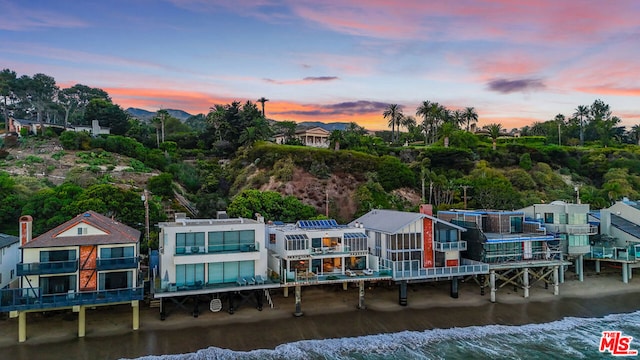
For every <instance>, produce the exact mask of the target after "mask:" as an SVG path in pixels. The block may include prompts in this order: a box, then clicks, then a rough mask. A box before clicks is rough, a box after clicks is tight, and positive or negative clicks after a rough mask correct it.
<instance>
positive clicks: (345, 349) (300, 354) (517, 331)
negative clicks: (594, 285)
mask: <svg viewBox="0 0 640 360" xmlns="http://www.w3.org/2000/svg"><path fill="white" fill-rule="evenodd" d="M603 331H621V332H622V334H623V335H625V336H632V337H633V340H632V341H631V346H630V348H631V349H635V350H640V311H637V312H633V313H628V314H613V315H607V316H605V317H601V318H574V317H572V318H565V319H563V320H559V321H554V322H550V323H544V324H530V325H522V326H506V325H488V326H470V327H461V328H451V329H433V330H426V331H403V332H398V333H390V334H379V335H369V336H360V337H353V338H339V339H326V340H304V341H297V342H293V343H288V344H283V345H280V346H278V347H276V348H275V349H258V350H252V351H233V350H228V349H221V348H216V347H210V348H207V349H202V350H199V351H197V352H195V353H190V354H179V355H164V356H146V357H142V358H140V359H142V360H152V359H153V360H158V359H161V360H178V359H179V360H194V359H198V360H200V359H256V360H257V359H260V360H262V359H340V360H347V359H357V360H382V359H606V358H613V356H612V355H611V354H610V353H600V352H599V345H600V338H601V336H602V332H603Z"/></svg>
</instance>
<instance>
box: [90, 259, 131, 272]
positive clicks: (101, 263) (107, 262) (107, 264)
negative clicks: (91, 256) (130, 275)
mask: <svg viewBox="0 0 640 360" xmlns="http://www.w3.org/2000/svg"><path fill="white" fill-rule="evenodd" d="M139 261H140V259H139V258H138V257H137V256H130V257H121V258H98V260H96V268H97V269H98V270H117V269H135V268H137V267H138V262H139Z"/></svg>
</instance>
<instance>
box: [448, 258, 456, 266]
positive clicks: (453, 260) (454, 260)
mask: <svg viewBox="0 0 640 360" xmlns="http://www.w3.org/2000/svg"><path fill="white" fill-rule="evenodd" d="M447 266H458V259H451V260H447Z"/></svg>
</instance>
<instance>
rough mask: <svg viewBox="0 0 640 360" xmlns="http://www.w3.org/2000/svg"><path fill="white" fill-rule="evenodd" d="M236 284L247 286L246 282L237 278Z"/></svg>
mask: <svg viewBox="0 0 640 360" xmlns="http://www.w3.org/2000/svg"><path fill="white" fill-rule="evenodd" d="M236 283H237V284H238V285H240V286H243V285H247V280H245V279H243V278H241V277H239V278H238V279H236Z"/></svg>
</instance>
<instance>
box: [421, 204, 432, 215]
mask: <svg viewBox="0 0 640 360" xmlns="http://www.w3.org/2000/svg"><path fill="white" fill-rule="evenodd" d="M420 214H425V215H429V216H433V205H431V204H420Z"/></svg>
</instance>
